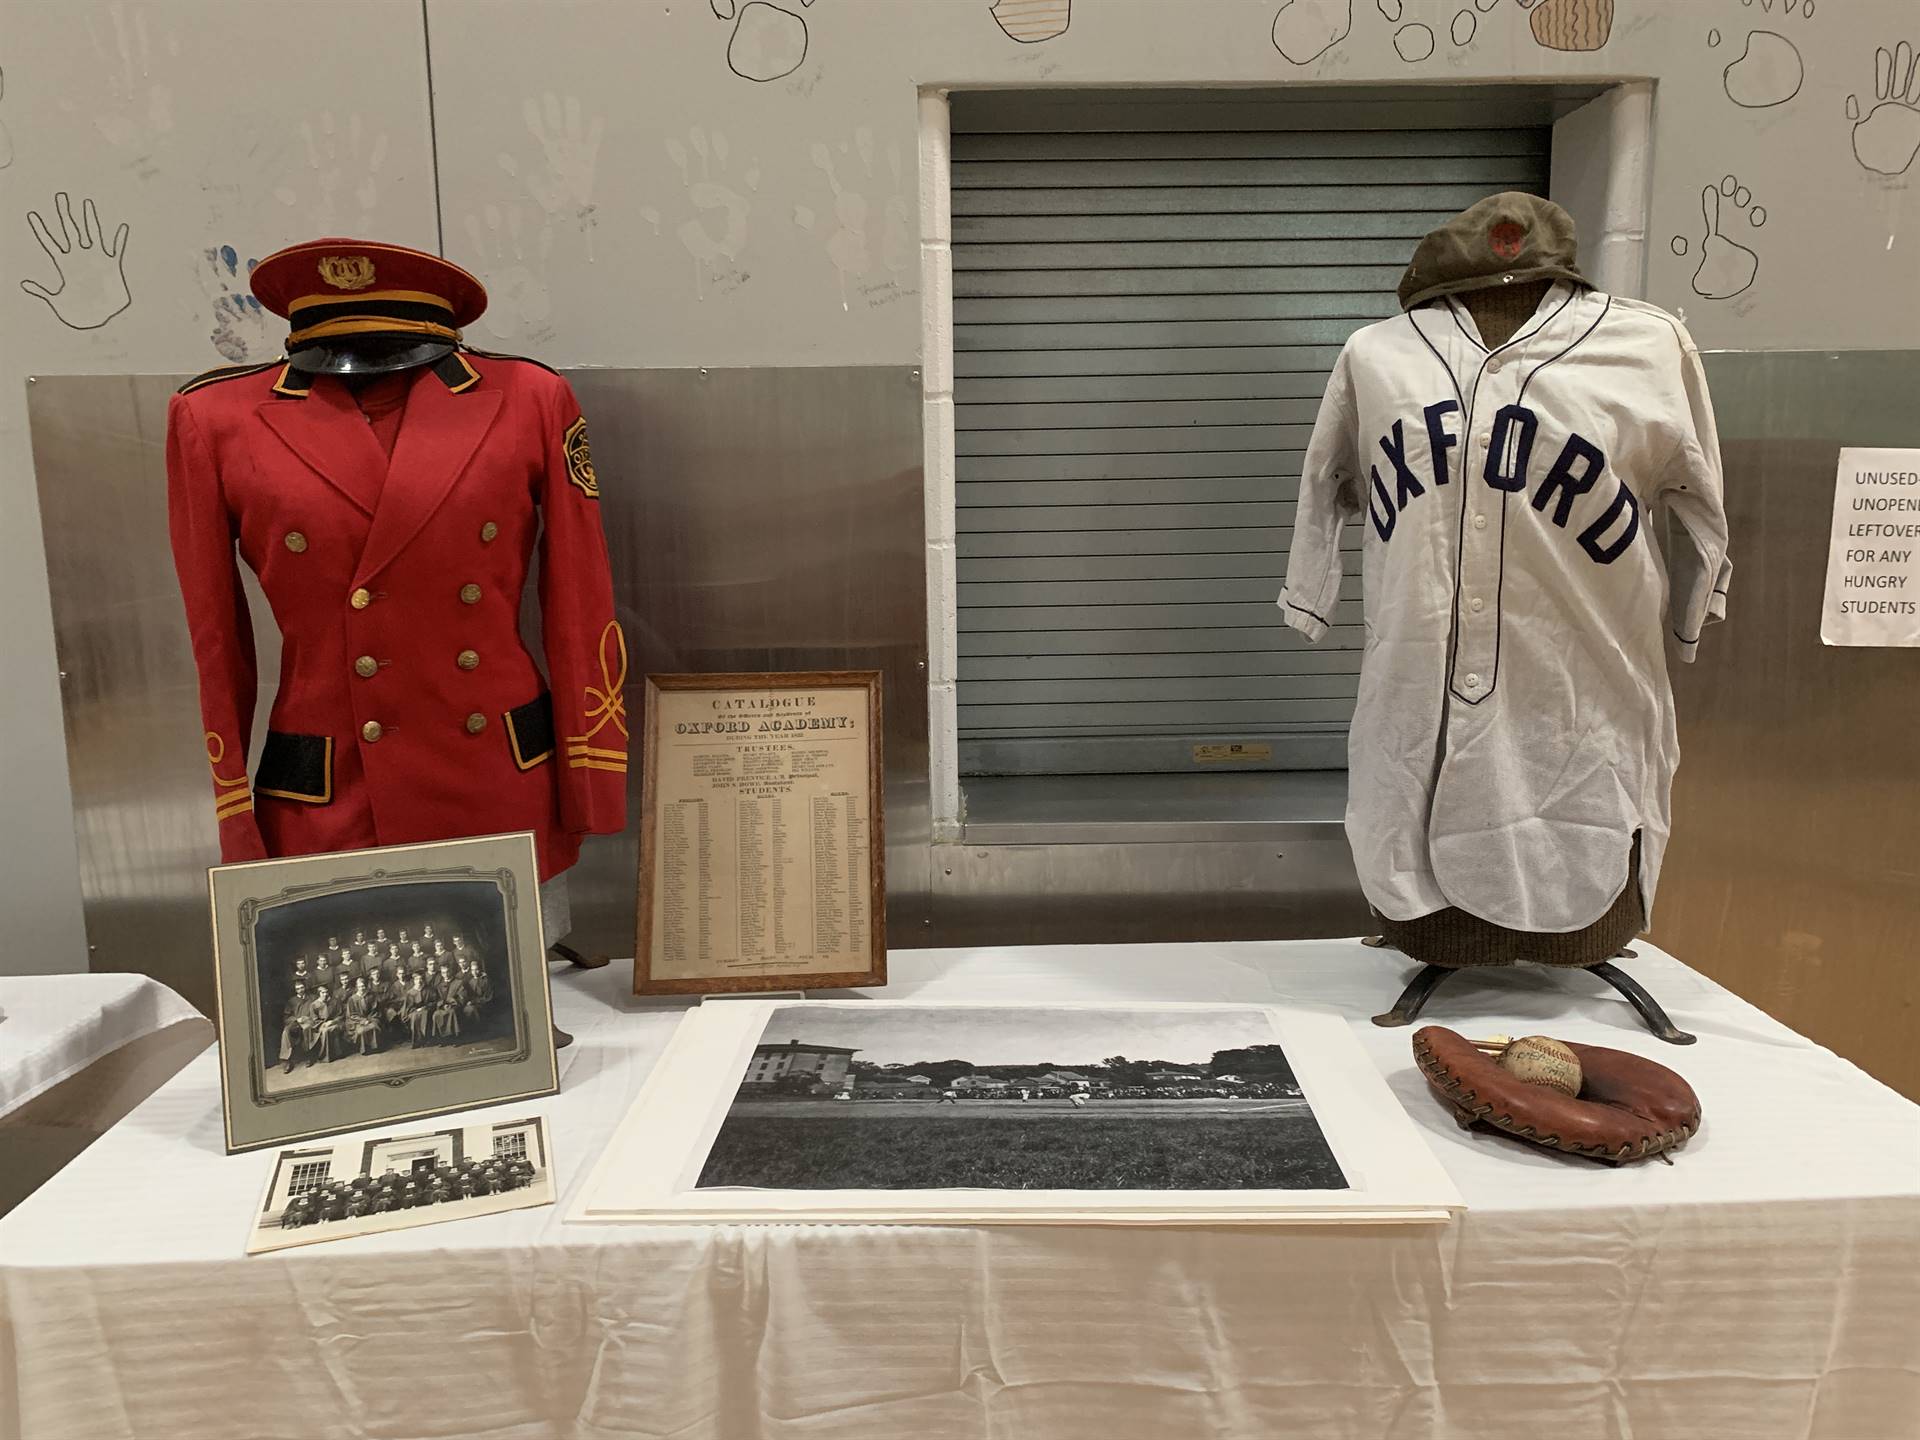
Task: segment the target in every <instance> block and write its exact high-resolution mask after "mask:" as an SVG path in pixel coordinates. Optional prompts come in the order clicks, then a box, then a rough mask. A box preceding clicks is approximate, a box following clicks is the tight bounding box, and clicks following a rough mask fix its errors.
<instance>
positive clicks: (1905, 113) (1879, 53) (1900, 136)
mask: <svg viewBox="0 0 1920 1440" xmlns="http://www.w3.org/2000/svg"><path fill="white" fill-rule="evenodd" d="M1873 98H1874V99H1875V100H1876V101H1877V102H1878V103H1877V104H1875V106H1874V107H1873V109H1872V110H1870V111H1868V112H1867V115H1866V117H1865V118H1864V119H1862V118H1861V115H1860V100H1859V97H1858V96H1854V95H1849V96H1848V97H1847V118H1848V119H1849V120H1852V121H1854V122H1855V124H1854V127H1853V156H1854V159H1856V160H1858V161H1859V162H1860V163H1861V164H1862V165H1864V166H1866V168H1867V169H1869V170H1871V171H1873V172H1874V174H1876V175H1904V174H1906V173H1907V170H1908V167H1910V166H1911V165H1912V164H1913V159H1914V156H1916V155H1920V62H1917V61H1916V60H1915V57H1914V52H1913V47H1912V46H1911V45H1909V44H1908V43H1907V42H1906V41H1904V40H1902V41H1901V42H1900V43H1899V44H1898V45H1896V46H1895V47H1894V48H1893V49H1892V50H1885V49H1881V50H1876V51H1874V52H1873Z"/></svg>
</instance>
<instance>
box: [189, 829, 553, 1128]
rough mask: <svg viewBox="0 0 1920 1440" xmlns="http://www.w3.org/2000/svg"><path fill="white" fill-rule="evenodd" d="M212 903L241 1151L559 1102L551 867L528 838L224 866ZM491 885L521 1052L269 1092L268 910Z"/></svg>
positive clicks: (223, 1031)
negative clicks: (263, 949) (259, 924)
mask: <svg viewBox="0 0 1920 1440" xmlns="http://www.w3.org/2000/svg"><path fill="white" fill-rule="evenodd" d="M208 879H209V892H210V898H211V904H212V920H213V938H214V946H213V949H214V964H215V969H216V974H215V985H216V988H215V994H216V999H217V1002H218V1003H217V1015H216V1023H217V1025H218V1028H219V1034H220V1041H219V1044H220V1085H221V1101H222V1108H223V1110H224V1113H225V1120H226V1137H227V1149H228V1151H229V1153H233V1152H238V1151H242V1150H253V1149H258V1148H260V1147H262V1146H267V1145H276V1144H285V1143H289V1142H292V1141H298V1140H306V1139H312V1138H314V1137H317V1136H322V1135H331V1134H336V1133H339V1132H342V1131H347V1130H356V1129H360V1128H363V1127H366V1126H370V1125H382V1124H390V1123H394V1122H398V1121H405V1120H413V1119H422V1118H425V1117H427V1116H431V1115H441V1114H447V1113H449V1112H452V1111H457V1110H466V1109H472V1108H474V1107H476V1106H482V1105H492V1104H497V1103H503V1102H506V1101H511V1100H525V1099H533V1098H537V1097H539V1096H543V1095H551V1094H553V1093H554V1092H555V1090H557V1089H558V1085H559V1069H558V1062H557V1059H556V1057H555V1054H554V1048H553V1010H552V997H551V994H550V992H549V989H548V984H547V961H546V945H545V940H544V936H543V933H542V929H541V916H540V887H539V870H538V864H537V860H536V857H535V851H534V843H533V836H532V835H531V834H527V833H521V834H513V835H497V836H483V837H479V838H476V839H466V840H447V841H437V842H433V843H430V844H422V845H400V846H389V847H385V848H382V849H377V850H357V851H345V852H340V853H337V854H326V855H308V856H298V857H290V858H287V859H282V860H261V861H253V862H249V863H247V864H242V865H226V866H219V867H217V868H215V869H213V870H211V871H209V872H208ZM475 880H478V881H483V882H488V883H492V884H493V885H495V886H496V888H497V890H498V893H499V895H500V900H501V906H502V911H503V915H504V919H505V939H506V947H507V965H508V975H509V983H510V985H511V989H512V995H513V1024H514V1037H513V1044H512V1045H511V1046H510V1047H508V1048H507V1049H506V1050H505V1051H504V1052H503V1053H501V1054H499V1055H494V1056H477V1057H466V1058H464V1059H459V1060H450V1061H448V1062H446V1063H443V1064H432V1063H431V1062H429V1063H428V1064H427V1065H424V1066H423V1067H422V1069H421V1070H420V1071H419V1072H418V1073H414V1074H403V1075H394V1074H383V1075H377V1076H367V1077H363V1078H361V1079H358V1080H348V1081H342V1082H337V1083H328V1084H323V1085H318V1086H314V1087H312V1088H303V1089H299V1090H295V1091H292V1092H281V1093H279V1094H272V1095H268V1094H264V1093H263V1091H262V1086H261V1076H262V1075H263V1073H264V1072H263V1067H264V1064H265V1063H266V1060H267V1058H268V1057H267V1056H266V1055H265V1054H264V1053H263V1052H262V1051H261V1050H260V1049H259V1048H258V1047H262V1046H267V1045H271V1044H272V1043H273V1041H274V1037H272V1036H269V1035H266V1034H265V1033H263V1030H262V1026H261V1020H260V999H259V975H258V966H257V959H256V953H255V944H254V925H255V922H256V921H257V919H258V917H259V915H260V914H261V913H262V912H263V911H264V910H266V909H267V908H268V907H277V906H281V905H287V904H298V903H300V902H301V901H302V900H305V899H313V898H318V897H324V896H332V895H338V894H341V893H344V892H349V891H353V890H360V889H377V888H380V887H383V886H387V885H397V884H408V885H411V884H422V883H425V884H434V883H441V882H452V881H475Z"/></svg>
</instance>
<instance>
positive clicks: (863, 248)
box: [793, 125, 913, 310]
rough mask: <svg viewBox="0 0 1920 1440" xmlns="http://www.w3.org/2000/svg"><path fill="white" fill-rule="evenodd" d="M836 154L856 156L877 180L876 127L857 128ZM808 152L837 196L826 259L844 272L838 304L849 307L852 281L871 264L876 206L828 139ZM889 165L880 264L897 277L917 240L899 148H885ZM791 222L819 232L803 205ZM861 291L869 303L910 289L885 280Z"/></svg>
mask: <svg viewBox="0 0 1920 1440" xmlns="http://www.w3.org/2000/svg"><path fill="white" fill-rule="evenodd" d="M838 153H839V155H840V156H841V158H842V159H845V160H852V159H854V158H856V157H857V158H858V160H859V162H860V169H861V172H862V174H864V176H865V178H866V179H868V180H871V179H873V178H874V168H873V162H874V141H873V131H872V130H870V129H868V128H867V127H866V126H864V125H862V126H860V127H859V128H858V129H856V130H855V131H854V132H853V139H852V140H851V141H850V142H849V141H846V140H842V141H841V142H840V144H839V146H838ZM810 154H811V156H812V159H813V166H814V169H816V170H818V171H820V173H821V174H822V175H824V176H825V177H826V181H827V189H828V190H829V191H830V192H831V193H832V195H833V219H834V229H833V232H832V233H831V234H830V235H828V236H827V237H826V250H827V258H828V259H829V260H831V261H832V262H833V267H834V269H835V270H837V271H838V272H839V274H840V308H841V309H842V310H849V309H851V308H852V306H851V305H850V303H849V300H848V294H847V282H848V280H849V279H852V280H853V281H855V282H856V283H858V282H859V281H860V280H861V278H862V277H864V276H865V275H866V274H867V272H868V271H869V270H871V269H872V268H873V251H872V247H871V244H870V241H869V236H868V229H869V222H870V220H871V217H872V213H873V212H872V207H871V206H870V205H869V204H868V203H867V197H866V193H865V192H864V190H856V189H854V188H853V186H854V184H856V183H859V181H860V177H859V176H856V175H853V174H851V173H849V174H847V175H845V176H843V175H842V173H841V170H840V167H839V166H838V165H837V164H836V163H835V161H834V155H835V147H833V146H830V145H828V144H826V143H825V142H824V141H815V142H814V144H813V146H812V147H811V150H810ZM887 163H888V166H889V168H890V169H891V170H892V172H893V193H892V195H891V197H890V198H889V199H888V200H887V201H886V202H885V203H884V204H883V205H882V207H881V212H880V263H881V264H882V265H884V266H885V267H886V268H887V269H888V270H890V271H892V272H894V273H895V274H896V275H897V274H899V273H900V272H901V271H903V270H905V269H906V268H907V262H908V260H909V259H910V258H911V249H912V243H913V240H912V233H911V230H910V228H909V226H908V223H907V202H906V197H905V194H904V188H903V177H902V174H901V168H900V151H899V148H898V147H897V146H889V147H888V148H887ZM793 223H794V224H795V225H798V226H799V227H800V228H801V229H802V230H805V231H808V232H810V233H818V228H817V227H818V225H819V217H818V216H817V215H816V214H815V213H814V212H813V210H811V209H810V208H809V207H807V206H805V205H800V206H796V207H794V212H793ZM860 289H861V292H862V293H863V294H867V296H868V303H869V304H884V303H886V302H887V301H888V300H891V299H894V298H897V297H899V296H901V295H904V294H906V293H907V292H906V290H905V289H904V288H902V287H901V286H900V285H899V284H898V283H897V282H895V281H882V282H881V283H880V284H879V285H878V286H875V287H869V286H860ZM869 292H871V293H869Z"/></svg>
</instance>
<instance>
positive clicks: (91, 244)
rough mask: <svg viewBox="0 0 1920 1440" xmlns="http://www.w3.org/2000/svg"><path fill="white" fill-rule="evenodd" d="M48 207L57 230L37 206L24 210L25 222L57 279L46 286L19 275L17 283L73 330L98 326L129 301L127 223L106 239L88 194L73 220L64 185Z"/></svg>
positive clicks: (129, 302)
mask: <svg viewBox="0 0 1920 1440" xmlns="http://www.w3.org/2000/svg"><path fill="white" fill-rule="evenodd" d="M53 210H54V217H55V218H56V219H57V220H58V221H59V222H60V234H59V235H57V236H56V235H55V234H54V233H53V232H52V231H51V230H49V229H48V228H47V222H46V221H45V220H44V219H42V218H41V216H40V212H39V211H38V210H29V211H28V212H27V228H29V229H30V230H32V231H33V238H34V239H36V240H38V241H39V242H40V248H41V249H42V250H44V251H46V252H47V259H49V260H50V261H52V262H53V273H54V277H55V278H56V279H57V280H58V281H59V282H60V283H59V284H57V285H55V286H54V287H53V288H52V289H48V288H47V287H46V286H44V285H42V284H40V282H39V281H37V280H22V281H21V282H20V288H21V289H22V290H24V291H26V292H27V294H29V295H31V296H33V298H34V299H36V300H44V301H46V302H47V308H48V309H49V310H51V311H53V314H54V318H55V319H57V320H58V321H59V322H60V323H61V324H62V325H65V326H67V327H69V328H70V329H74V330H98V329H99V328H100V327H101V326H102V325H104V324H106V323H107V322H108V321H109V320H111V319H113V317H114V316H116V315H118V314H119V313H120V312H121V311H122V310H124V309H126V308H127V307H128V306H129V305H131V304H132V303H133V296H132V294H131V293H129V292H128V290H127V276H126V263H127V226H126V225H125V224H124V223H122V224H121V226H120V228H119V229H118V230H116V231H114V234H113V239H112V240H111V241H108V240H107V239H106V238H105V236H104V235H103V234H102V233H101V228H100V212H99V211H98V210H96V209H94V205H93V201H91V200H88V201H85V202H84V203H83V204H82V205H81V219H80V222H79V223H77V224H76V223H75V221H74V218H73V203H72V202H71V201H70V200H69V199H68V198H67V192H66V191H64V190H62V191H61V192H60V193H59V194H57V195H55V196H54V197H53Z"/></svg>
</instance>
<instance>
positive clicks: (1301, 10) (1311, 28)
mask: <svg viewBox="0 0 1920 1440" xmlns="http://www.w3.org/2000/svg"><path fill="white" fill-rule="evenodd" d="M1352 30H1353V0H1287V3H1286V4H1284V5H1282V6H1281V7H1280V10H1279V13H1278V14H1276V15H1275V16H1274V17H1273V48H1274V49H1276V50H1278V51H1279V52H1280V54H1281V55H1282V56H1283V57H1284V58H1285V59H1286V60H1287V62H1288V63H1289V64H1293V65H1311V64H1312V63H1313V62H1314V61H1316V60H1318V59H1319V58H1320V57H1321V56H1322V55H1324V54H1326V53H1327V51H1329V50H1331V49H1332V48H1333V47H1334V46H1336V45H1338V44H1339V43H1340V42H1341V41H1342V40H1344V39H1346V38H1347V36H1348V35H1349V34H1350V33H1352Z"/></svg>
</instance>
